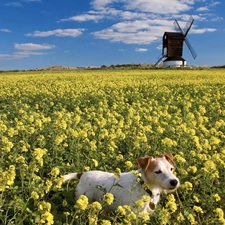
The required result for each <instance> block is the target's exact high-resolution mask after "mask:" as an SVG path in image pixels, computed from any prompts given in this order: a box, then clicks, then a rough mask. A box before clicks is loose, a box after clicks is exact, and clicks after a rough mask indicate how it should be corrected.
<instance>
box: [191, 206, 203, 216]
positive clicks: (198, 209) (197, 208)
mask: <svg viewBox="0 0 225 225" xmlns="http://www.w3.org/2000/svg"><path fill="white" fill-rule="evenodd" d="M193 210H194V211H195V212H197V213H201V214H203V210H202V208H201V207H199V206H196V205H195V206H194V207H193Z"/></svg>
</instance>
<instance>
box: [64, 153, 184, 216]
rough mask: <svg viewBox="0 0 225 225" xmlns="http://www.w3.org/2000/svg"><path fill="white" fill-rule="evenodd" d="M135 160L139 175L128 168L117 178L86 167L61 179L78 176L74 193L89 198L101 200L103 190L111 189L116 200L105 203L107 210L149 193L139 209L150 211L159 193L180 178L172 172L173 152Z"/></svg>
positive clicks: (170, 186)
mask: <svg viewBox="0 0 225 225" xmlns="http://www.w3.org/2000/svg"><path fill="white" fill-rule="evenodd" d="M137 164H138V166H139V170H138V172H139V173H140V174H141V177H137V175H136V174H137V173H136V174H135V173H134V172H127V173H121V174H120V177H119V178H117V179H116V178H115V175H114V173H108V172H103V171H88V172H84V173H70V174H67V175H65V176H64V180H65V181H67V180H70V179H79V183H78V185H77V187H76V197H77V198H79V196H81V195H86V196H87V197H88V199H89V202H93V201H99V202H100V201H101V200H102V198H103V195H104V191H103V190H105V191H107V192H110V193H112V194H113V195H114V198H115V201H114V202H113V204H112V205H109V206H107V209H106V210H107V211H113V210H116V209H117V207H118V206H120V205H121V206H123V205H129V206H130V207H131V208H132V209H135V204H134V203H135V202H136V201H137V200H140V199H141V198H142V196H143V195H150V199H151V200H150V202H146V203H145V206H144V207H143V209H142V210H141V211H142V212H148V213H153V211H154V209H155V205H156V204H157V203H158V202H159V199H160V194H161V193H168V192H172V191H175V190H176V189H177V188H178V187H179V183H180V182H179V179H178V178H177V177H176V176H175V175H174V174H173V170H174V167H173V165H172V164H174V162H173V156H172V155H171V154H164V155H162V157H158V158H153V157H151V156H150V157H142V158H139V159H137ZM115 179H116V180H115ZM115 184H117V185H115ZM143 184H147V185H146V186H148V187H149V189H147V190H146V188H144V187H143V186H144V185H143ZM99 186H100V187H101V188H99Z"/></svg>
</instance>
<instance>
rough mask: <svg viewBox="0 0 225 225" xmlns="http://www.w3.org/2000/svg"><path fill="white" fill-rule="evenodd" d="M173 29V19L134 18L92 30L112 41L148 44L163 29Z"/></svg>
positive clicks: (98, 36) (158, 36)
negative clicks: (102, 28) (133, 19)
mask: <svg viewBox="0 0 225 225" xmlns="http://www.w3.org/2000/svg"><path fill="white" fill-rule="evenodd" d="M173 30H174V27H173V21H167V20H136V21H127V22H121V23H117V24H114V25H113V26H111V27H109V28H106V29H104V30H101V31H97V32H93V35H94V36H95V37H96V38H100V39H105V40H110V41H112V42H123V43H126V44H150V43H152V42H154V41H156V40H158V39H159V38H161V37H162V36H163V33H164V32H165V31H173Z"/></svg>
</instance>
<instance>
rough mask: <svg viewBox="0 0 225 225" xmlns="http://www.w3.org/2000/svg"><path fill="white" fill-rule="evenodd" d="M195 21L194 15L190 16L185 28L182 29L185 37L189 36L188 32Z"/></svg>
mask: <svg viewBox="0 0 225 225" xmlns="http://www.w3.org/2000/svg"><path fill="white" fill-rule="evenodd" d="M193 23H194V19H193V17H192V16H190V17H189V19H188V21H187V23H186V25H185V27H184V29H183V31H182V33H183V35H184V37H186V36H187V33H188V32H189V30H190V29H191V26H192V24H193Z"/></svg>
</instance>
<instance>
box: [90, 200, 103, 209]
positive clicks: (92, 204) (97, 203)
mask: <svg viewBox="0 0 225 225" xmlns="http://www.w3.org/2000/svg"><path fill="white" fill-rule="evenodd" d="M88 208H89V209H91V210H93V211H100V210H102V205H101V204H100V203H99V202H92V203H91V204H90V205H89V206H88Z"/></svg>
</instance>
